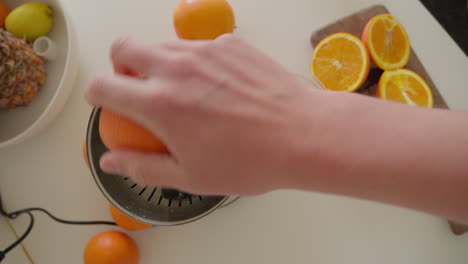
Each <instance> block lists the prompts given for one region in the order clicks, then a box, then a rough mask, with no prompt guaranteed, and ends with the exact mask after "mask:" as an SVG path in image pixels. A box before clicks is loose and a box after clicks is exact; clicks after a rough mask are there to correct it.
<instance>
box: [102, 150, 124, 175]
mask: <svg viewBox="0 0 468 264" xmlns="http://www.w3.org/2000/svg"><path fill="white" fill-rule="evenodd" d="M100 166H101V169H102V170H103V171H105V172H107V173H110V174H119V173H120V168H119V165H118V164H117V163H116V162H115V161H114V160H113V159H112V157H110V155H109V154H104V155H103V156H102V157H101V161H100Z"/></svg>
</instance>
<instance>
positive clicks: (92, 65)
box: [0, 0, 468, 264]
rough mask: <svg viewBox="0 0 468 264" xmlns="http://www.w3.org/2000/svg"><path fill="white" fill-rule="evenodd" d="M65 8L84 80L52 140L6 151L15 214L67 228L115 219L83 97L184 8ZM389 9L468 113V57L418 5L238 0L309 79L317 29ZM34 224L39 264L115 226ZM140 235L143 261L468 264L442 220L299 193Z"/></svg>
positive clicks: (250, 35) (77, 252) (119, 1)
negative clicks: (124, 41) (119, 42)
mask: <svg viewBox="0 0 468 264" xmlns="http://www.w3.org/2000/svg"><path fill="white" fill-rule="evenodd" d="M63 2H64V5H65V8H66V9H67V10H68V12H69V14H70V16H71V19H72V20H73V22H74V24H75V27H76V31H77V34H78V40H79V47H80V49H81V54H80V63H81V66H80V73H79V76H78V80H77V82H76V86H75V87H74V91H73V94H72V96H71V98H70V100H69V101H68V103H67V105H66V106H65V108H64V110H63V112H62V113H61V114H60V116H59V117H58V119H57V120H56V121H55V122H53V123H52V125H51V126H50V127H49V128H48V129H47V130H46V131H45V132H43V133H42V134H40V135H38V136H36V137H34V138H33V139H31V140H28V141H27V142H24V143H22V144H20V145H17V146H14V147H11V148H8V149H2V150H0V174H1V178H0V182H1V184H0V192H1V194H2V197H3V198H4V200H5V203H6V206H7V208H8V209H10V210H13V209H19V208H23V207H30V206H42V207H45V208H47V209H49V210H51V211H52V212H53V213H54V214H56V215H57V216H60V217H64V218H68V219H74V220H78V219H83V220H92V219H110V215H109V213H108V211H107V202H106V201H105V199H104V198H103V196H102V195H101V193H100V192H99V190H98V188H97V186H96V184H95V183H94V181H93V179H92V177H91V175H90V173H89V171H88V169H87V168H86V166H85V165H84V163H83V161H82V155H81V143H82V141H83V138H84V136H85V131H86V126H87V119H88V116H89V113H90V110H91V108H90V107H89V106H88V105H87V104H86V102H85V100H84V99H83V96H82V90H83V88H84V87H85V86H86V84H87V83H88V82H89V81H90V80H91V78H92V77H93V75H94V74H96V73H98V72H105V71H111V66H110V63H109V59H108V48H109V45H110V43H111V42H112V40H113V39H115V38H116V37H118V36H120V35H122V34H129V35H133V36H136V37H140V38H142V39H145V40H148V41H159V40H166V39H171V38H175V33H174V31H173V29H172V10H173V8H174V7H175V5H176V4H177V1H176V0H171V1H169V0H166V1H162V0H139V1H130V0H98V1H96V0H80V1H73V0H63ZM382 2H383V3H386V5H387V7H388V8H389V9H390V11H391V12H392V13H393V14H394V15H395V16H397V17H398V18H399V19H400V20H401V22H402V23H403V24H404V25H405V26H406V28H407V30H408V32H409V35H410V37H411V40H412V43H413V47H414V49H415V50H416V52H417V54H418V55H419V57H420V59H421V61H422V62H423V64H424V65H425V67H426V68H427V70H428V72H429V73H430V74H431V76H432V78H433V80H434V82H435V83H436V85H437V86H438V87H439V90H440V91H441V93H442V95H443V96H444V97H445V99H446V100H447V102H448V103H449V105H450V106H451V108H454V109H464V110H468V99H467V98H468V89H466V83H467V82H468V76H467V73H468V59H467V57H466V56H465V55H464V54H463V53H462V51H461V50H460V49H459V48H458V47H457V46H456V44H455V43H454V42H453V41H452V40H451V39H450V38H449V36H448V35H447V33H446V32H445V31H444V30H443V29H442V27H441V26H440V25H439V24H438V23H437V22H436V20H434V19H433V18H432V17H431V16H430V14H429V13H428V12H427V11H426V10H425V9H424V7H423V6H422V5H421V4H420V3H419V2H418V1H417V0H387V1H380V2H377V1H373V0H290V1H286V0H231V3H232V5H233V7H234V9H235V13H236V16H237V26H238V31H237V33H238V34H239V35H240V36H242V37H244V38H245V39H247V40H248V41H250V42H251V43H252V44H254V45H255V46H256V47H258V48H259V49H261V50H262V51H264V52H266V53H268V54H269V55H271V56H272V57H274V58H275V59H277V60H278V61H280V62H281V63H282V64H283V65H284V66H285V67H287V68H288V69H289V70H290V71H292V72H295V73H298V74H303V75H307V74H308V69H309V59H310V55H311V51H312V48H311V46H310V44H309V37H310V34H311V32H312V31H313V30H315V29H318V28H320V27H321V26H323V25H325V24H327V23H329V22H332V21H334V20H336V19H338V18H340V17H342V16H344V15H348V14H350V13H352V12H354V11H357V10H359V9H361V8H365V7H368V6H370V5H372V4H376V3H382ZM55 197H62V198H61V199H56V198H55ZM36 215H37V216H38V217H37V221H36V226H35V228H34V230H33V232H32V234H31V236H30V237H29V238H28V239H27V241H26V242H25V246H26V247H27V249H28V250H29V252H30V254H31V256H32V258H33V259H34V261H35V263H39V264H42V263H48V264H54V263H67V264H74V263H82V253H83V249H84V246H85V244H86V242H87V241H88V239H89V238H90V237H92V236H93V235H95V234H97V233H98V232H99V231H104V230H107V229H108V228H107V227H77V226H65V225H61V224H58V223H55V222H53V221H52V220H50V219H48V218H46V217H43V216H42V215H40V214H36ZM25 218H26V217H25ZM23 220H24V219H19V220H17V221H15V222H14V224H15V227H16V228H17V229H18V231H19V232H22V231H23V228H24V227H25V226H24V221H23ZM131 235H132V236H133V237H134V238H135V239H136V241H137V242H138V244H139V246H140V250H141V254H142V261H141V263H142V264H146V263H164V264H171V263H174V264H175V263H177V264H180V263H195V264H198V263H200V264H202V263H203V264H210V263H213V264H214V263H226V264H229V263H233V264H234V263H236V264H237V263H271V264H273V263H281V264H283V263H317V264H318V263H320V264H338V263H340V264H341V263H347V264H354V263H356V264H374V263H380V264H386V263H389V264H390V263H392V264H393V263H412V264H415V263H422V264H440V263H450V264H466V263H467V262H468V250H467V248H468V236H464V237H455V236H454V235H452V234H451V232H450V230H449V227H448V225H447V223H446V221H444V220H443V219H440V218H436V217H432V216H428V215H425V214H421V213H418V212H413V211H409V210H404V209H399V208H395V207H390V206H385V205H380V204H376V203H371V202H365V201H357V200H353V199H347V198H341V197H333V196H327V195H320V194H312V193H301V192H293V191H282V192H275V193H271V194H268V195H264V196H259V197H253V198H243V199H241V200H239V201H238V202H236V203H235V204H233V205H231V206H230V207H228V208H225V209H222V210H219V211H217V212H215V213H214V214H212V215H210V216H208V217H206V218H204V219H202V220H200V221H198V222H195V223H192V224H188V225H184V226H178V227H160V228H154V229H152V230H150V231H147V232H140V233H133V234H131ZM0 239H2V240H3V233H2V237H1V238H0ZM2 243H3V241H2ZM18 250H20V249H18ZM24 261H25V262H22V261H21V260H16V261H15V258H14V257H12V258H10V259H7V261H6V262H5V263H7V264H8V263H15V264H16V263H17V264H22V263H28V262H27V261H26V260H24Z"/></svg>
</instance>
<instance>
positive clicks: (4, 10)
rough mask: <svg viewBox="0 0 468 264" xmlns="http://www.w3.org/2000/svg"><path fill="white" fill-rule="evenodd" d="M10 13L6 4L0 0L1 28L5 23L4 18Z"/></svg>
mask: <svg viewBox="0 0 468 264" xmlns="http://www.w3.org/2000/svg"><path fill="white" fill-rule="evenodd" d="M9 13H10V10H9V9H8V7H7V6H6V4H5V3H4V2H3V1H2V0H0V28H2V27H3V26H4V25H5V19H6V17H7V16H8V14H9Z"/></svg>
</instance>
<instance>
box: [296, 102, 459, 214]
mask: <svg viewBox="0 0 468 264" xmlns="http://www.w3.org/2000/svg"><path fill="white" fill-rule="evenodd" d="M329 97H334V98H331V99H330V101H329V103H328V105H329V106H328V107H330V115H329V116H328V117H327V119H326V120H328V121H325V122H322V123H325V125H324V126H323V127H322V128H321V130H320V132H321V134H320V144H319V146H320V147H319V148H320V150H319V151H317V150H314V151H313V152H314V155H316V156H315V158H318V159H319V160H320V161H321V164H323V167H321V168H319V169H318V170H317V168H315V169H316V171H320V172H322V174H321V175H314V176H312V175H309V177H307V176H306V179H307V182H306V184H305V185H304V186H307V188H308V189H311V190H315V191H321V192H328V193H335V194H341V195H347V196H354V197H359V198H363V199H370V200H376V201H381V202H386V203H391V204H396V205H400V206H405V207H410V208H414V209H418V210H422V211H426V212H429V213H432V214H437V215H441V216H444V217H448V218H451V219H454V220H458V221H463V222H468V206H466V204H467V202H468V113H463V112H455V111H444V110H432V109H423V108H415V107H409V106H405V105H400V104H395V103H385V102H382V101H378V100H370V99H368V98H365V97H363V96H358V95H343V94H339V95H338V94H337V95H330V96H329ZM322 121H323V119H322Z"/></svg>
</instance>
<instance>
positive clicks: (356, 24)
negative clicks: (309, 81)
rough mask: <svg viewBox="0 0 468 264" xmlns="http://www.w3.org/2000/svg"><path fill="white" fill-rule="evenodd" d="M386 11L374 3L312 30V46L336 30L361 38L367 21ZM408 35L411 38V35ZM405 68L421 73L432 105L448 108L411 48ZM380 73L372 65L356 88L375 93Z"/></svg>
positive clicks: (368, 93)
mask: <svg viewBox="0 0 468 264" xmlns="http://www.w3.org/2000/svg"><path fill="white" fill-rule="evenodd" d="M387 13H390V12H389V11H388V9H387V8H386V7H385V6H383V5H376V6H372V7H370V8H367V9H364V10H362V11H359V12H357V13H354V14H352V15H350V16H348V17H345V18H343V19H340V20H338V21H336V22H334V23H331V24H329V25H327V26H325V27H323V28H322V29H320V30H318V31H316V32H314V33H313V34H312V37H311V38H310V40H311V43H312V46H313V47H315V46H316V45H317V44H318V43H319V42H320V41H321V40H322V39H324V38H325V37H327V36H329V35H331V34H333V33H338V32H347V33H350V34H353V35H354V36H356V37H358V38H361V35H362V32H363V30H364V27H365V26H366V25H367V22H369V20H371V18H373V17H374V16H376V15H380V14H387ZM409 37H410V40H411V36H409ZM406 68H408V69H410V70H412V71H414V72H416V73H418V74H419V75H421V77H423V78H424V80H426V82H427V83H428V84H429V86H430V87H431V89H432V93H433V95H434V107H437V108H448V106H447V104H446V103H445V100H444V98H443V97H442V95H441V94H440V92H439V90H437V87H436V86H435V84H434V82H433V81H432V79H431V77H430V76H429V74H428V73H427V71H426V69H425V68H424V66H423V65H422V63H421V61H420V60H419V58H418V56H417V55H416V53H415V52H414V50H411V57H410V60H409V63H408V65H407V66H406ZM381 73H382V72H381V71H380V70H379V69H377V68H375V67H372V68H371V72H370V75H369V80H368V82H366V83H365V84H364V85H363V87H362V88H361V89H360V90H358V92H359V93H363V94H367V95H375V88H376V84H377V83H378V81H379V78H380V75H381Z"/></svg>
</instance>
